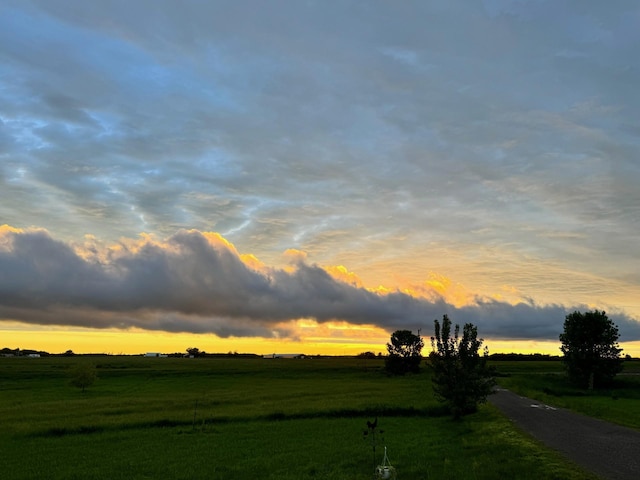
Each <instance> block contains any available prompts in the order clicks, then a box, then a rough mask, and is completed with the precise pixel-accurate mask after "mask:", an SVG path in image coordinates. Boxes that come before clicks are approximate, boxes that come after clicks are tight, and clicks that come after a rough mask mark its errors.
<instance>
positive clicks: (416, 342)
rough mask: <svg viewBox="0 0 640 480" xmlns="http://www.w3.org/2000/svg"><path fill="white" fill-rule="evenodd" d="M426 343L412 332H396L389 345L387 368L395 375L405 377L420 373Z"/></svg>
mask: <svg viewBox="0 0 640 480" xmlns="http://www.w3.org/2000/svg"><path fill="white" fill-rule="evenodd" d="M422 347H424V342H423V341H422V338H420V335H414V334H413V332H411V330H396V331H395V332H393V334H392V335H391V340H390V341H389V343H387V351H388V352H389V355H387V357H386V358H385V368H386V369H387V371H388V372H389V373H391V374H393V375H404V374H405V373H408V372H413V373H417V372H419V371H420V362H422Z"/></svg>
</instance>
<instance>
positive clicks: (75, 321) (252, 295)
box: [0, 230, 640, 341]
mask: <svg viewBox="0 0 640 480" xmlns="http://www.w3.org/2000/svg"><path fill="white" fill-rule="evenodd" d="M98 253H100V255H98ZM574 308H575V309H581V310H582V309H585V308H586V307H584V306H582V307H581V306H577V307H571V308H567V307H565V306H562V305H544V306H543V305H537V304H535V303H534V302H533V301H529V302H523V303H519V304H517V305H511V304H508V303H504V302H499V301H495V300H487V299H478V300H477V301H476V303H475V304H474V305H470V306H464V307H459V308H458V307H455V306H453V305H451V304H449V303H447V302H446V301H445V300H444V299H442V298H440V299H438V298H436V299H431V300H427V299H424V298H416V297H413V296H410V295H407V294H404V293H401V292H395V293H391V294H387V295H381V294H377V293H374V292H370V291H368V290H366V289H363V288H358V287H355V286H352V285H349V284H346V283H343V282H340V281H338V280H335V279H334V278H332V277H331V276H330V275H329V274H328V273H327V272H326V271H325V270H324V269H322V268H320V267H319V266H316V265H309V264H307V263H303V262H301V263H298V264H297V266H296V268H295V269H294V270H292V271H288V270H282V269H275V268H269V269H264V270H260V271H257V270H254V269H252V268H250V267H248V266H247V265H246V264H245V263H244V262H243V261H242V260H241V259H240V257H239V256H238V253H237V252H236V251H235V250H234V249H233V248H230V247H229V246H226V245H225V244H224V242H222V241H219V242H216V241H210V239H209V238H207V236H206V235H204V234H202V233H200V232H197V231H179V232H178V233H176V234H175V235H173V236H172V237H170V238H169V239H167V240H166V241H165V242H153V241H146V242H142V243H141V244H140V245H138V246H137V247H136V248H132V247H130V248H127V247H126V246H125V245H122V246H121V248H119V249H110V250H104V251H101V252H98V250H94V255H89V256H87V255H80V254H78V253H77V252H76V250H74V248H73V247H72V246H70V245H68V244H66V243H64V242H62V241H58V240H56V239H54V238H52V237H51V236H50V235H49V234H48V233H47V232H46V231H44V230H29V231H24V232H16V231H11V230H5V231H4V232H3V231H0V319H2V320H18V321H21V322H26V323H32V324H39V325H71V326H82V327H90V328H110V327H115V328H122V329H126V328H129V327H138V328H142V329H147V330H162V331H168V332H195V333H214V334H216V335H219V336H222V337H227V336H263V337H274V336H289V335H292V333H291V332H289V331H288V330H287V328H286V326H285V327H283V324H284V325H286V322H287V321H289V320H293V319H299V318H312V319H315V320H317V321H318V322H325V321H330V320H343V321H346V322H348V323H351V324H374V325H377V326H380V327H382V328H385V329H386V330H388V331H393V330H395V329H399V328H408V329H417V328H422V329H423V332H424V333H425V334H427V333H428V332H430V331H431V329H432V326H433V320H434V319H436V318H441V317H442V315H443V314H448V315H449V316H450V318H452V320H453V321H454V322H455V323H460V324H463V323H465V322H472V323H474V324H476V325H478V328H479V330H480V332H481V334H482V335H483V336H484V337H486V338H495V339H498V338H500V339H514V340H515V339H540V340H544V339H550V340H557V338H558V334H559V333H560V332H561V330H562V322H563V320H564V316H565V315H566V313H567V311H571V310H573V309H574ZM610 316H611V318H612V319H613V320H614V321H615V322H616V323H617V325H618V326H619V327H620V332H621V340H623V341H631V340H638V339H640V323H638V322H637V321H635V320H634V319H632V318H630V317H629V316H627V315H625V314H622V313H619V314H612V315H610ZM0 321H1V320H0Z"/></svg>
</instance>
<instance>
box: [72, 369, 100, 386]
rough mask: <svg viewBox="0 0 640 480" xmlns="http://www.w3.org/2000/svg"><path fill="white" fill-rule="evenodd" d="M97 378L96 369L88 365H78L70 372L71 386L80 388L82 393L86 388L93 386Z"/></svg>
mask: <svg viewBox="0 0 640 480" xmlns="http://www.w3.org/2000/svg"><path fill="white" fill-rule="evenodd" d="M97 378H98V373H97V372H96V367H95V365H92V364H90V363H84V362H82V363H78V364H77V365H76V366H75V367H73V369H72V370H71V385H73V386H74V387H78V388H81V389H82V392H83V393H84V391H85V389H86V388H88V387H90V386H91V385H93V383H94V382H95V381H96V379H97Z"/></svg>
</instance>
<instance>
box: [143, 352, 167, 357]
mask: <svg viewBox="0 0 640 480" xmlns="http://www.w3.org/2000/svg"><path fill="white" fill-rule="evenodd" d="M144 356H145V357H156V358H166V357H167V356H166V355H163V354H162V353H157V352H147V353H145V354H144Z"/></svg>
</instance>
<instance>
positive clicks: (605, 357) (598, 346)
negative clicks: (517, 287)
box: [385, 310, 623, 418]
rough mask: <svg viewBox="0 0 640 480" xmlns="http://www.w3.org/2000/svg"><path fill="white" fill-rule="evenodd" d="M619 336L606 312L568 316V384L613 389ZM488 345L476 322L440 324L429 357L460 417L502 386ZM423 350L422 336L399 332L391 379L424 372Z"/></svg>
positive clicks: (441, 396)
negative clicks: (422, 370) (612, 383)
mask: <svg viewBox="0 0 640 480" xmlns="http://www.w3.org/2000/svg"><path fill="white" fill-rule="evenodd" d="M619 338H620V333H619V331H618V327H617V326H616V325H615V324H614V323H613V321H611V319H609V318H608V317H607V315H606V313H605V312H604V311H599V310H593V311H588V312H585V313H582V312H578V311H574V312H572V313H570V314H568V315H566V317H565V321H564V325H563V332H562V333H561V334H560V335H559V340H560V342H561V344H562V345H561V347H560V350H561V352H562V354H563V355H562V357H561V360H562V362H563V365H564V367H565V371H566V373H567V378H568V380H569V381H570V382H571V383H573V384H574V385H576V386H578V387H581V388H588V389H594V388H604V387H607V386H609V385H610V384H611V382H612V381H613V378H614V377H615V376H616V375H617V374H618V373H620V371H621V370H622V363H623V359H622V358H621V356H620V355H621V352H622V349H621V348H620V347H619V344H618V340H619ZM483 342H484V340H483V339H482V338H478V328H477V327H476V326H475V325H473V324H472V323H466V324H465V325H464V326H463V327H462V329H460V326H459V325H457V324H456V325H455V326H453V324H452V323H451V320H450V319H449V317H448V316H447V315H444V316H443V317H442V321H439V320H434V336H433V337H431V353H430V354H429V356H428V364H429V367H430V368H431V370H432V375H431V379H432V384H433V392H434V395H435V397H436V399H437V400H439V401H441V402H442V403H444V404H445V405H446V406H447V408H448V409H449V411H450V412H451V414H452V415H453V416H454V417H455V418H459V417H461V416H463V415H467V414H469V413H473V412H475V411H476V410H477V408H478V406H479V405H480V404H482V403H484V402H486V400H487V397H488V396H489V395H490V394H491V393H492V392H493V390H494V387H495V385H496V380H495V370H494V368H493V367H491V366H489V365H488V363H487V361H488V359H489V351H488V349H487V348H486V347H484V349H483V351H482V354H481V353H480V352H481V349H482V345H483ZM423 347H424V341H423V340H422V338H421V337H420V335H419V333H418V335H416V334H414V333H413V332H411V331H410V330H396V331H395V332H393V334H392V335H391V338H390V341H389V343H387V351H388V355H387V356H386V357H385V369H386V371H387V372H388V373H389V374H391V375H405V374H409V373H417V372H419V370H420V364H421V362H422V359H423V357H422V348H423ZM507 355H508V354H507ZM510 355H511V357H513V356H514V355H517V354H510ZM539 357H540V359H552V358H553V357H550V356H548V355H547V356H544V355H539ZM507 358H509V359H512V358H510V357H507ZM556 358H557V357H556ZM503 359H506V358H504V357H503Z"/></svg>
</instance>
